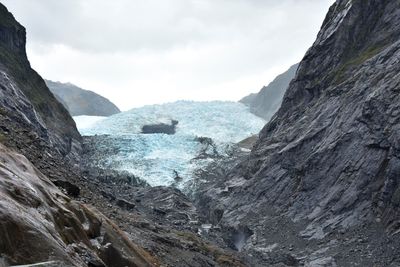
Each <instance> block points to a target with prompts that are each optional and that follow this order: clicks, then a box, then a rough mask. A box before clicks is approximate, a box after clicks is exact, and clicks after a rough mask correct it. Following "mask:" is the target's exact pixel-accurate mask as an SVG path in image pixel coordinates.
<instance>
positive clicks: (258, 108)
mask: <svg viewBox="0 0 400 267" xmlns="http://www.w3.org/2000/svg"><path fill="white" fill-rule="evenodd" d="M298 66H299V64H295V65H293V66H291V67H290V68H289V69H288V70H287V71H286V72H284V73H282V74H280V75H279V76H277V77H276V78H275V79H274V80H273V81H272V82H271V83H270V84H268V85H267V86H264V87H263V88H262V89H261V90H260V92H258V93H256V94H250V95H248V96H246V97H244V98H242V99H241V100H240V101H239V102H241V103H243V104H245V105H247V106H249V107H250V111H251V112H252V113H254V114H255V115H257V116H259V117H261V118H263V119H265V120H269V119H270V118H271V117H272V116H273V115H274V113H275V112H276V111H277V110H278V109H279V107H280V105H281V103H282V99H283V96H284V94H285V92H286V89H287V88H288V86H289V83H290V82H291V81H292V79H293V78H294V76H295V74H296V71H297V68H298Z"/></svg>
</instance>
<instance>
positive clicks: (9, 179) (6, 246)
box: [0, 144, 158, 267]
mask: <svg viewBox="0 0 400 267" xmlns="http://www.w3.org/2000/svg"><path fill="white" fill-rule="evenodd" d="M0 177H1V179H0V196H1V197H0V236H1V238H0V257H1V258H3V259H2V261H4V260H5V261H6V262H7V263H9V264H33V263H38V262H47V261H51V262H57V264H55V265H56V266H110V267H111V266H156V265H157V264H158V262H157V260H156V259H155V258H153V257H151V256H150V255H149V254H148V253H147V252H145V251H144V250H143V249H141V248H139V247H138V246H137V245H135V244H133V243H132V242H131V241H129V239H128V238H127V236H126V235H125V234H124V233H123V232H122V231H121V230H120V229H119V228H118V227H116V226H115V225H114V224H113V223H112V222H111V221H110V220H108V219H107V218H106V217H105V216H103V215H102V214H101V213H99V212H98V211H96V210H95V209H93V208H91V207H88V206H86V205H83V204H80V203H79V202H76V201H73V200H71V199H69V198H68V197H66V196H65V195H63V193H61V192H60V191H59V189H58V188H56V187H55V186H54V185H53V184H52V183H51V182H50V181H49V180H48V178H47V177H45V176H44V175H43V174H41V173H40V172H39V171H38V170H37V169H36V168H35V167H34V166H33V165H32V164H31V163H30V162H29V161H28V160H27V159H26V158H25V157H24V156H22V155H21V154H18V153H15V152H14V151H12V150H9V149H7V148H6V147H4V146H3V145H1V144H0ZM39 244H40V245H39ZM0 262H1V261H0Z"/></svg>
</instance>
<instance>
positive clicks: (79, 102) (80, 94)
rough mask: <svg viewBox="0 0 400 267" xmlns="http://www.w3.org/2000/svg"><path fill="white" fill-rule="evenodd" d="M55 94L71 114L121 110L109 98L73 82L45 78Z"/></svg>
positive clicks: (108, 113)
mask: <svg viewBox="0 0 400 267" xmlns="http://www.w3.org/2000/svg"><path fill="white" fill-rule="evenodd" d="M45 82H46V85H47V86H48V87H49V89H50V91H51V92H52V93H53V94H54V96H55V97H56V98H57V99H58V100H59V101H60V102H61V103H63V105H64V106H65V107H66V108H67V109H68V111H69V113H70V114H71V116H80V115H87V116H106V117H108V116H111V115H114V114H117V113H119V112H121V111H120V110H119V108H118V107H117V106H116V105H115V104H113V103H112V102H111V101H110V100H108V99H107V98H105V97H103V96H101V95H99V94H97V93H95V92H93V91H90V90H85V89H82V88H80V87H78V86H76V85H74V84H72V83H61V82H54V81H50V80H45Z"/></svg>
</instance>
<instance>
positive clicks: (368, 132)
mask: <svg viewBox="0 0 400 267" xmlns="http://www.w3.org/2000/svg"><path fill="white" fill-rule="evenodd" d="M399 37H400V2H399V1H388V0H384V1H382V0H368V1H364V0H352V1H351V0H337V1H336V3H335V4H333V6H332V7H331V8H330V10H329V13H328V15H327V17H326V19H325V21H324V23H323V26H322V29H321V31H320V33H319V34H318V38H317V40H316V41H315V43H314V45H313V46H312V48H311V49H310V50H309V51H308V52H307V54H306V55H305V57H304V59H303V60H302V62H301V63H300V66H299V69H298V71H297V74H296V77H295V78H294V80H293V81H292V83H291V84H290V86H289V88H288V90H287V92H286V94H285V97H284V100H283V103H282V106H281V108H280V109H279V111H278V112H277V113H276V114H275V116H274V117H273V118H272V120H271V121H270V122H269V123H268V124H267V125H266V126H265V127H264V129H263V130H262V131H261V133H260V135H259V141H258V142H257V143H256V145H255V147H254V149H253V150H252V152H251V155H250V157H249V158H248V160H246V161H244V162H242V163H240V164H239V165H238V166H237V167H236V168H235V169H233V170H232V171H231V172H230V174H229V175H228V176H227V177H224V178H221V180H220V181H219V184H217V185H216V184H214V185H213V186H211V187H208V188H206V189H205V190H204V191H203V193H204V195H203V196H202V200H200V204H202V205H204V206H205V207H209V208H210V209H211V211H207V213H208V217H209V219H210V220H214V221H217V222H219V223H220V224H221V225H224V226H225V227H226V228H227V229H234V230H231V232H230V235H229V236H230V238H231V240H232V241H231V242H232V243H235V242H234V240H236V239H235V237H237V236H240V237H243V239H242V241H243V242H241V243H242V245H241V249H245V250H248V252H249V253H250V252H254V253H256V252H257V253H260V252H261V254H263V255H266V254H267V252H266V251H267V249H266V248H268V250H274V248H275V249H276V250H283V251H285V249H284V248H282V247H286V248H287V247H289V246H290V248H291V249H290V251H288V250H287V249H286V251H287V252H288V253H291V254H295V255H298V257H303V256H304V255H308V256H307V258H306V260H309V261H310V262H312V261H314V260H319V261H320V262H322V261H324V262H329V263H330V264H327V266H335V265H334V264H335V262H336V263H337V265H338V266H354V265H356V264H360V265H361V266H373V265H374V263H375V264H378V265H381V266H398V265H399V264H400V263H399V262H400V259H399V258H398V257H397V256H396V255H398V254H399V248H400V245H399V244H398V242H397V238H394V237H393V236H394V235H395V234H397V233H399V232H400V221H399V212H400V209H399V206H400V205H399V204H400V202H399V200H400V194H399V193H400V186H399V185H400V180H399V177H400V152H399V151H400V150H399V149H400V147H399V142H398V140H399V136H400V128H399V125H400V124H399V123H400V104H399V103H400V98H399V96H400V94H399V84H400V76H399V75H398V73H399V72H400V65H399V64H398V62H399V58H400V41H399V40H400V39H399ZM224 188H229V190H225V189H224ZM221 190H222V192H223V193H221ZM200 196H201V194H200ZM205 210H206V208H205ZM229 236H228V237H229ZM228 237H227V238H228ZM315 240H317V241H318V242H316V241H315ZM305 248H307V249H305ZM350 249H351V253H349V250H350ZM307 250H308V251H307ZM262 251H264V252H262ZM310 251H314V252H315V253H314V252H310ZM317 251H319V252H317ZM318 266H319V265H318ZM324 266H325V265H324Z"/></svg>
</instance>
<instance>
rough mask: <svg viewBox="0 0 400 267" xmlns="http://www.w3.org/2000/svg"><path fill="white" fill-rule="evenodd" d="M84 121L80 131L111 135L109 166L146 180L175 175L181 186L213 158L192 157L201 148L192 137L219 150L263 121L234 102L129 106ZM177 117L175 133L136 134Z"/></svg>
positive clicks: (170, 179) (164, 180) (169, 179)
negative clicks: (145, 126) (116, 111)
mask: <svg viewBox="0 0 400 267" xmlns="http://www.w3.org/2000/svg"><path fill="white" fill-rule="evenodd" d="M96 119H97V121H96V122H94V123H89V122H88V118H85V119H84V124H85V125H80V124H81V123H82V120H81V119H80V118H75V120H76V122H77V126H78V129H79V130H80V132H81V134H82V135H103V134H104V135H110V137H111V138H110V140H111V142H107V144H98V146H99V147H100V148H101V146H107V148H108V149H109V148H110V146H112V148H113V151H115V153H112V155H105V157H106V160H105V161H104V162H105V164H103V165H106V166H103V167H108V168H114V169H117V170H126V171H129V172H131V173H133V174H135V175H136V176H138V177H140V178H142V179H144V180H146V181H147V182H148V183H149V184H150V185H153V186H156V185H171V184H173V183H174V182H176V180H175V179H174V178H175V177H176V174H178V175H179V176H180V177H181V178H182V181H181V182H180V183H179V185H178V187H183V186H184V185H185V184H186V183H187V182H188V181H189V180H190V179H191V176H192V172H193V170H195V169H196V168H199V167H201V166H204V165H205V164H207V163H208V162H209V161H210V160H212V159H210V158H209V159H199V160H193V159H194V158H195V157H196V156H197V155H198V153H199V150H200V149H201V148H202V146H201V145H200V143H199V142H198V141H196V137H210V138H212V139H213V141H214V142H215V143H216V144H217V148H218V151H219V152H220V153H221V154H223V153H224V149H225V147H226V145H228V144H230V143H236V142H239V141H241V140H243V139H244V138H246V137H248V136H250V135H253V134H257V133H258V132H259V131H260V130H261V128H262V127H263V126H264V124H265V121H264V120H262V119H261V118H259V117H257V116H255V115H253V114H252V113H250V112H249V110H248V108H247V107H246V106H245V105H243V104H241V103H237V102H227V101H211V102H194V101H177V102H173V103H167V104H161V105H149V106H144V107H141V108H134V109H131V110H129V111H126V112H122V113H119V114H116V115H113V116H111V117H108V118H105V119H100V120H99V118H96ZM171 120H177V121H179V123H178V125H177V128H176V133H175V134H174V135H166V134H141V129H142V126H143V125H148V124H156V123H168V124H169V123H170V122H171Z"/></svg>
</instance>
